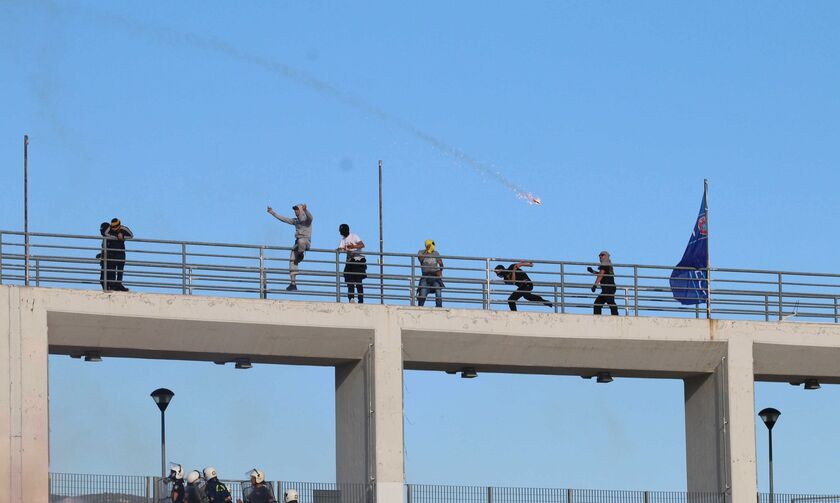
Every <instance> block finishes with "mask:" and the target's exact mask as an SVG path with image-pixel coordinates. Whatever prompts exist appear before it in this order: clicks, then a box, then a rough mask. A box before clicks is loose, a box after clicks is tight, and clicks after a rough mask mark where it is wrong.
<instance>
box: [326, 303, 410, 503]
mask: <svg viewBox="0 0 840 503" xmlns="http://www.w3.org/2000/svg"><path fill="white" fill-rule="evenodd" d="M378 316H379V319H378V320H377V322H376V328H375V330H374V338H373V343H372V344H370V346H369V350H368V354H367V355H366V357H365V358H364V359H362V360H360V361H357V362H353V363H347V364H344V365H340V366H337V367H336V371H335V400H336V405H335V411H336V479H337V481H338V482H339V483H351V484H352V483H362V482H367V481H370V482H373V483H374V484H375V491H376V500H377V501H383V502H384V501H402V499H403V484H404V481H405V474H404V460H403V364H402V340H401V339H402V338H401V333H400V327H399V325H398V324H397V322H396V316H395V315H393V314H392V312H391V310H382V311H381V312H380V313H378Z"/></svg>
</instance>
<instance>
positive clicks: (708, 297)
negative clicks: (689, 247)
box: [703, 178, 712, 319]
mask: <svg viewBox="0 0 840 503" xmlns="http://www.w3.org/2000/svg"><path fill="white" fill-rule="evenodd" d="M703 200H704V201H706V319H711V317H712V266H711V264H712V259H711V256H710V255H709V238H710V237H711V234H712V233H711V228H710V227H709V179H708V178H704V179H703Z"/></svg>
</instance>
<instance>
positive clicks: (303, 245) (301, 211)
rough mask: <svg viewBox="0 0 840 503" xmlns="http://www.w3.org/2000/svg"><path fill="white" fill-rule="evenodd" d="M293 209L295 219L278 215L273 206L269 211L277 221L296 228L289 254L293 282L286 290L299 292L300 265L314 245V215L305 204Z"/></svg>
mask: <svg viewBox="0 0 840 503" xmlns="http://www.w3.org/2000/svg"><path fill="white" fill-rule="evenodd" d="M292 209H293V210H294V211H295V217H294V218H287V217H284V216H283V215H278V214H277V213H276V212H275V211H274V209H272V208H271V206H269V207H268V210H267V211H268V212H269V213H270V214H271V215H272V216H273V217H274V218H276V219H277V220H280V221H281V222H285V223H287V224H289V225H294V226H295V245H294V246H293V247H292V251H291V253H290V254H289V278H290V280H291V281H290V283H289V286H287V287H286V290H288V291H290V292H292V291H294V290H297V274H298V264H300V263H301V262H302V261H303V254H304V252H306V250H308V249H309V246H310V244H311V243H312V213H309V209H308V208H307V207H306V204H305V203H301V204H296V205H294V206H292Z"/></svg>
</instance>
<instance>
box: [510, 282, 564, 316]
mask: <svg viewBox="0 0 840 503" xmlns="http://www.w3.org/2000/svg"><path fill="white" fill-rule="evenodd" d="M533 289H534V284H533V283H523V284H519V285H517V286H516V291H515V292H513V293H512V294H510V297H508V306H509V307H510V310H511V311H516V301H517V300H519V299H521V298H523V297H524V298H525V300H530V301H531V302H542V303H543V304H545V305H546V306H548V307H553V306H554V304H552V303H551V302H549V301H547V300H545V299H544V298H542V297H540V296H539V295H536V294H533V293H531V290H533Z"/></svg>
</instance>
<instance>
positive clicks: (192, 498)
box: [186, 470, 207, 503]
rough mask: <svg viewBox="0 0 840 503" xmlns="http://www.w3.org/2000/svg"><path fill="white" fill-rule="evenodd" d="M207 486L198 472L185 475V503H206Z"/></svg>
mask: <svg viewBox="0 0 840 503" xmlns="http://www.w3.org/2000/svg"><path fill="white" fill-rule="evenodd" d="M206 490H207V484H206V483H205V482H204V479H202V478H201V474H200V473H198V470H193V471H191V472H190V473H189V475H187V500H186V501H187V503H207V494H206Z"/></svg>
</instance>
